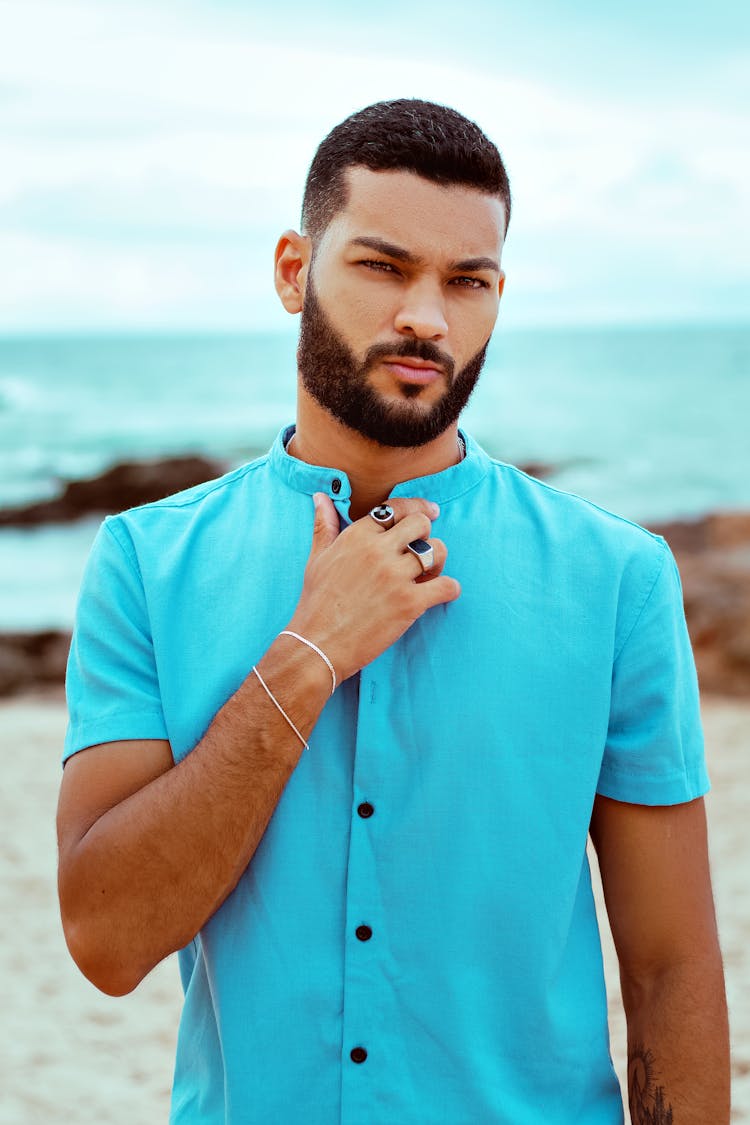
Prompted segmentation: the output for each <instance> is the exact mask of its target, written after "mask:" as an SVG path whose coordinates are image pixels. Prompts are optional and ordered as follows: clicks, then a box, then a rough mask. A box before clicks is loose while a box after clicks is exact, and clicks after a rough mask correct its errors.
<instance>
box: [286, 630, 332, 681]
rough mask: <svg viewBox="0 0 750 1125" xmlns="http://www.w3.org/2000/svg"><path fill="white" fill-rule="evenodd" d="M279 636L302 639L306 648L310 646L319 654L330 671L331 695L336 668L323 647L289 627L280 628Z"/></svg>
mask: <svg viewBox="0 0 750 1125" xmlns="http://www.w3.org/2000/svg"><path fill="white" fill-rule="evenodd" d="M279 636H280V637H294V638H295V640H298V641H302V644H303V645H307V647H308V648H311V649H312V650H313V652H317V654H318V656H320V657H321V658H322V659H323V660H325V662H326V664H327V665H328V671H329V672H330V673H331V695H333V693H334V692H335V690H336V670H335V668H334V667H333V664H331V662H330V660H329V659H328V657H327V656H326V654H325V653H324V652H323V649H322V648H318V646H317V645H314V644H313V643H312V641H308V639H307V637H301V636H300V635H299V633H293V632H292V630H291V629H282V630H281V632H280V633H279Z"/></svg>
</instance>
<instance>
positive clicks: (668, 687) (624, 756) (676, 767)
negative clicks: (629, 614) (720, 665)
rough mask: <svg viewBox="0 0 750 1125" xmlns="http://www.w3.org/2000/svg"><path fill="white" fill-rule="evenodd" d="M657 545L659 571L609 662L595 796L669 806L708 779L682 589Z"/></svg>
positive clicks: (698, 792)
mask: <svg viewBox="0 0 750 1125" xmlns="http://www.w3.org/2000/svg"><path fill="white" fill-rule="evenodd" d="M657 542H658V543H659V545H660V547H661V549H662V551H663V558H662V561H661V566H660V568H659V570H658V573H657V575H656V578H655V579H654V582H653V585H652V587H651V590H650V591H649V592H648V593H647V596H646V598H645V601H644V602H643V605H642V607H641V609H640V610H639V611H638V612H637V615H636V620H635V622H634V624H633V626H632V628H631V629H630V632H629V634H628V636H627V637H626V639H625V641H624V643H623V644H622V646H621V648H620V651H619V653H617V655H616V657H615V662H614V668H613V675H612V694H611V705H610V715H609V729H608V732H607V743H606V747H605V751H604V758H603V763H602V768H601V773H600V776H599V784H598V786H597V792H599V793H600V794H602V795H603V796H605V797H612V798H613V799H615V800H618V801H626V802H631V803H634V804H644V805H675V804H680V803H681V802H683V801H692V800H694V799H695V798H696V797H700V796H702V795H703V794H704V793H706V792H707V791H708V789H709V780H708V774H707V772H706V766H705V756H704V746H703V730H702V726H701V717H700V704H699V695H698V678H697V675H696V670H695V662H694V659H693V652H692V649H691V646H690V638H689V636H688V631H687V625H686V623H685V612H684V609H683V601H682V585H681V583H680V576H679V572H678V570H677V564H676V563H675V560H674V557H673V555H672V552H671V551H670V549H669V547H668V546H667V544H666V542H665V541H664V540H659V541H657Z"/></svg>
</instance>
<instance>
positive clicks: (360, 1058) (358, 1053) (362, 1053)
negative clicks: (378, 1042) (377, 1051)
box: [350, 1047, 367, 1063]
mask: <svg viewBox="0 0 750 1125" xmlns="http://www.w3.org/2000/svg"><path fill="white" fill-rule="evenodd" d="M350 1054H351V1060H352V1062H356V1063H363V1062H364V1061H365V1059H366V1058H367V1051H366V1050H365V1049H364V1047H352V1049H351V1052H350Z"/></svg>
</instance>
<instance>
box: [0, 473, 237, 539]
mask: <svg viewBox="0 0 750 1125" xmlns="http://www.w3.org/2000/svg"><path fill="white" fill-rule="evenodd" d="M226 468H227V466H226V465H225V464H224V463H223V462H221V461H216V460H211V459H209V458H206V457H197V456H194V457H167V458H162V459H159V460H156V461H123V462H122V463H121V464H118V465H114V466H113V467H112V468H110V469H107V471H106V472H104V473H102V474H101V475H100V476H96V477H92V478H91V479H90V480H77V481H69V482H68V483H67V484H66V485H65V488H64V490H63V492H62V493H61V495H60V496H57V497H53V498H52V499H51V500H42V501H40V502H39V503H36V504H29V505H27V506H26V507H24V508H5V509H4V510H2V511H0V527H24V526H28V525H30V524H39V523H65V522H68V521H70V520H76V519H80V518H81V517H83V516H88V515H94V514H98V515H110V514H112V513H114V512H122V511H124V510H125V509H126V508H134V507H136V506H137V505H138V504H148V503H149V502H150V501H152V500H160V499H162V498H163V497H164V496H169V495H171V494H172V493H173V492H180V491H182V489H185V488H192V487H193V486H194V485H196V484H202V483H203V481H206V480H211V479H212V478H214V477H218V476H221V474H222V473H224V472H226Z"/></svg>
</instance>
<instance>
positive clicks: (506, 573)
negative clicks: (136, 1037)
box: [65, 428, 707, 1125]
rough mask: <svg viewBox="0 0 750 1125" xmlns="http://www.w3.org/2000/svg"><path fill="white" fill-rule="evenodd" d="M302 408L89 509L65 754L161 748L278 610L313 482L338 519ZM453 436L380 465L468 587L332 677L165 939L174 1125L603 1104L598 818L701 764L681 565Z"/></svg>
mask: <svg viewBox="0 0 750 1125" xmlns="http://www.w3.org/2000/svg"><path fill="white" fill-rule="evenodd" d="M290 433H291V428H289V429H287V430H286V431H285V432H282V433H281V434H280V435H279V437H278V439H277V441H276V443H275V444H274V446H273V448H272V449H271V451H270V453H269V454H268V455H267V456H264V457H261V458H260V459H259V460H256V461H254V462H252V463H250V464H248V465H246V466H244V467H243V468H241V469H238V470H237V471H235V472H233V473H229V474H228V475H227V476H225V477H223V478H221V479H220V480H218V481H213V482H210V483H208V484H205V485H201V486H199V487H198V488H193V489H191V490H189V491H187V492H183V493H181V494H179V495H177V496H173V497H170V498H169V499H167V500H163V501H160V502H158V503H155V504H149V505H146V506H144V507H141V508H137V509H134V510H132V511H129V512H125V513H124V514H122V515H119V516H116V517H113V518H110V519H108V520H106V521H105V523H104V525H103V527H102V529H101V530H100V533H99V535H98V538H97V541H96V543H95V546H94V548H93V550H92V554H91V558H90V562H89V564H88V568H87V571H86V575H85V579H84V583H83V589H82V593H81V597H80V602H79V610H78V619H77V625H76V631H75V635H74V641H73V646H72V650H71V656H70V664H69V678H68V692H69V703H70V726H69V730H68V735H67V741H66V747H65V755H66V757H67V756H68V755H70V754H72V753H75V752H76V751H77V750H79V749H81V748H83V747H86V746H89V745H92V744H94V743H101V742H107V741H113V740H117V739H126V738H129V739H135V738H167V739H169V741H170V743H171V746H172V750H173V754H174V758H175V761H176V762H179V761H180V760H181V759H182V758H184V757H185V755H186V754H189V753H190V750H191V748H192V747H194V746H195V744H196V743H197V742H198V741H199V739H200V738H201V736H202V735H203V733H204V732H205V730H206V728H207V727H208V725H209V723H210V722H211V719H212V718H213V716H214V714H215V713H216V712H217V711H218V709H219V708H220V707H221V706H222V704H223V703H224V702H225V701H226V700H227V699H228V698H229V696H230V695H232V694H233V692H234V691H235V690H236V689H237V687H238V686H239V685H240V683H241V682H242V681H243V680H244V678H245V677H246V676H247V675H248V673H249V671H250V668H251V666H252V665H253V663H254V662H256V661H257V660H258V659H259V658H260V656H261V655H262V653H263V652H264V651H265V649H266V648H267V647H268V646H269V645H270V643H271V642H272V641H273V639H274V637H275V636H276V634H277V633H278V631H279V630H280V629H282V628H284V627H285V626H286V624H287V622H288V621H289V619H290V618H291V616H292V613H293V611H294V608H295V605H296V603H297V599H298V597H299V593H300V590H301V586H302V577H303V570H304V566H305V562H306V560H307V557H308V553H309V548H310V542H311V535H312V523H313V504H312V500H311V496H312V493H313V492H315V491H323V492H326V493H328V495H330V496H331V498H332V499H333V501H334V503H335V504H336V506H337V508H338V511H339V513H340V515H341V518H342V521H344V522H346V521H347V520H348V505H349V498H350V485H349V482H348V480H347V477H346V475H345V474H344V473H342V472H340V471H338V470H336V469H335V468H325V467H317V466H313V465H308V464H305V463H304V462H302V461H298V460H296V459H295V458H294V457H292V456H290V455H289V454H287V453H286V451H285V448H284V441H285V439H288V437H289V435H290ZM465 440H466V446H467V454H466V457H465V458H464V460H463V461H461V462H460V464H458V465H455V466H453V467H451V468H449V469H446V470H445V471H444V472H441V473H438V474H436V475H434V476H431V477H427V478H423V479H420V480H413V481H409V482H405V483H403V484H400V485H398V486H397V487H396V488H395V489H394V490H393V495H401V496H424V497H426V498H428V499H430V500H435V501H437V502H438V503H439V504H440V506H441V515H440V517H439V519H438V520H437V522H436V524H435V531H434V534H435V535H437V536H439V537H440V538H442V539H444V541H445V542H446V543H447V545H448V549H449V555H448V564H447V567H446V572H447V573H449V574H451V575H453V576H455V577H456V578H457V579H458V580H459V581H460V583H461V586H462V594H461V597H460V598H459V599H458V601H456V602H453V603H451V604H449V605H443V606H438V607H436V608H433V609H431V610H429V611H428V612H427V613H425V614H424V616H422V617H421V618H419V620H418V621H416V623H415V624H414V625H413V626H412V627H411V628H410V629H409V630H408V631H407V633H406V634H405V635H404V636H403V637H402V638H401V639H400V640H399V641H398V642H397V643H396V644H394V645H393V646H392V647H391V648H389V649H387V650H386V651H385V652H384V653H382V655H381V656H379V657H378V658H377V659H376V660H375V661H373V663H372V664H370V665H368V666H367V667H365V668H363V669H362V671H361V673H360V674H359V675H357V676H354V677H352V678H351V679H349V680H348V681H346V682H345V683H343V684H341V685H340V686H339V687H338V689H337V690H336V692H335V694H334V696H333V697H332V698H331V699H330V700H329V701H328V703H327V704H326V706H325V708H324V710H323V712H322V714H321V716H320V718H319V720H318V722H317V724H316V726H315V728H314V729H313V732H312V734H311V736H310V743H311V749H310V751H309V752H305V753H303V754H302V756H301V758H300V760H299V764H298V766H297V767H296V769H295V771H294V773H293V774H292V776H291V778H290V779H289V782H288V784H287V786H286V789H285V790H284V792H283V794H282V796H281V799H280V801H279V803H278V806H277V808H276V810H275V812H274V814H273V816H272V818H271V821H270V823H269V825H268V828H267V830H266V832H265V835H264V836H263V838H262V840H261V842H260V844H259V846H258V849H257V851H256V853H255V855H254V856H253V858H252V860H251V862H250V864H249V865H248V867H247V869H246V871H245V873H244V875H243V876H242V877H241V879H240V881H239V883H238V885H237V888H236V889H235V890H234V892H233V893H232V894H231V895H230V896H229V897H228V899H227V900H226V901H225V902H224V904H223V905H222V906H221V908H220V909H219V910H218V911H217V912H216V914H215V915H214V916H213V917H212V918H211V919H210V920H209V921H208V923H207V924H206V925H205V927H204V928H203V929H202V931H201V932H200V933H199V934H198V935H197V937H196V938H195V940H194V941H193V942H191V944H190V945H189V946H188V947H187V948H186V949H184V950H182V951H181V953H180V967H181V973H182V980H183V985H184V989H185V1005H184V1013H183V1017H182V1021H181V1026H180V1031H179V1039H178V1048H177V1060H176V1070H175V1080H174V1090H173V1101H172V1114H171V1121H172V1122H173V1123H174V1125H187V1123H190V1125H197V1123H200V1125H219V1123H222V1125H225V1123H231V1125H268V1123H269V1122H273V1123H274V1125H284V1123H289V1125H292V1123H294V1125H297V1123H298V1122H299V1121H305V1122H306V1125H335V1123H336V1125H337V1123H341V1125H363V1123H366V1125H479V1123H481V1125H490V1123H503V1125H540V1123H541V1122H544V1123H545V1125H616V1123H618V1125H619V1123H621V1122H622V1119H623V1113H622V1101H621V1097H620V1094H619V1090H618V1086H617V1081H616V1078H615V1075H614V1072H613V1069H612V1064H611V1060H610V1055H609V1045H608V1031H607V1007H606V996H605V988H604V980H603V973H602V959H601V950H600V943H599V934H598V929H597V923H596V917H595V910H594V902H593V898H592V892H591V881H590V876H589V867H588V862H587V858H586V840H587V833H588V828H589V821H590V817H591V812H592V806H593V803H594V798H595V795H596V794H597V793H601V794H605V795H606V796H609V797H613V798H616V799H618V800H620V801H630V802H638V803H643V804H672V803H677V802H681V801H689V800H691V799H693V798H695V797H697V796H699V795H701V794H702V793H704V792H705V791H706V789H707V777H706V772H705V767H704V761H703V745H702V735H701V727H700V718H699V710H698V693H697V682H696V675H695V668H694V664H693V659H692V653H691V649H690V643H689V640H688V636H687V631H686V627H685V620H684V615H683V608H682V597H681V588H680V581H679V577H678V573H677V569H676V567H675V563H674V560H673V558H672V555H671V553H670V551H669V549H668V547H667V545H666V543H665V542H664V540H663V539H661V538H660V537H658V536H655V535H652V534H650V533H649V532H647V531H645V530H644V529H643V528H640V527H638V526H637V525H635V524H633V523H630V522H628V521H627V520H624V519H621V518H619V517H617V516H615V515H612V514H610V513H608V512H605V511H603V510H602V509H600V508H598V507H596V506H595V505H594V504H591V503H589V502H587V501H586V500H582V499H581V498H579V497H577V496H573V495H569V494H566V493H564V492H560V491H558V490H557V489H555V488H551V487H549V486H548V485H546V484H543V483H541V482H540V481H538V480H534V479H532V478H530V477H528V476H526V475H525V474H524V473H522V472H520V471H519V470H518V469H516V468H513V467H512V466H510V465H506V464H503V463H501V462H498V461H495V460H492V459H490V457H488V456H487V454H486V453H485V452H484V451H483V450H482V449H481V448H480V447H479V446H478V445H477V444H476V443H475V442H474V441H473V440H472V439H471V438H469V437H465ZM373 594H374V595H376V594H377V591H373ZM269 706H270V703H269ZM363 927H365V928H363ZM352 1052H354V1055H352ZM357 1060H359V1061H357Z"/></svg>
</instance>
